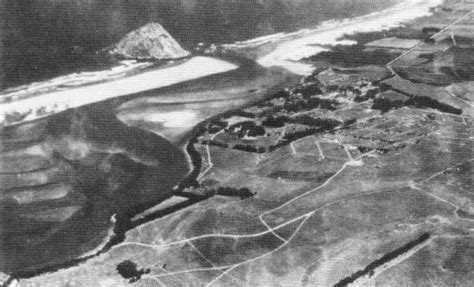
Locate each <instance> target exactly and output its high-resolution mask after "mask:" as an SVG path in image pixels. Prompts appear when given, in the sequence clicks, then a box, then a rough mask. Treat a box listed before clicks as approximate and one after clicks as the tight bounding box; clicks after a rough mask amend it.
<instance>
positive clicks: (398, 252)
mask: <svg viewBox="0 0 474 287" xmlns="http://www.w3.org/2000/svg"><path fill="white" fill-rule="evenodd" d="M430 237H431V235H430V234H429V233H424V234H423V235H421V236H420V237H418V238H417V239H415V240H413V241H411V242H409V243H407V244H405V245H404V246H402V247H400V248H398V249H395V250H394V251H391V252H389V253H387V254H385V255H384V256H382V257H381V258H379V259H377V260H375V261H373V262H372V263H370V264H369V265H367V266H366V267H365V268H364V269H363V270H359V271H357V272H355V273H353V274H352V275H350V276H348V277H346V278H344V279H342V280H341V281H339V282H338V283H336V284H335V285H334V286H335V287H343V286H348V285H349V284H351V283H354V282H355V281H356V280H357V279H359V278H360V277H363V276H366V275H369V276H370V277H372V275H373V274H374V271H375V269H376V268H378V267H380V266H382V265H384V264H385V263H387V262H389V261H392V260H394V259H395V258H397V257H398V256H400V255H402V254H404V253H406V252H408V251H410V250H411V249H413V248H414V247H416V246H417V245H420V244H422V243H423V242H425V241H427V240H428V239H430Z"/></svg>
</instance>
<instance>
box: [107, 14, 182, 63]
mask: <svg viewBox="0 0 474 287" xmlns="http://www.w3.org/2000/svg"><path fill="white" fill-rule="evenodd" d="M109 53H110V54H113V55H118V56H121V57H124V58H129V59H142V60H149V59H158V60H169V59H178V58H183V57H187V56H189V55H190V53H189V52H188V51H186V50H184V49H183V48H182V47H181V46H180V45H179V43H178V42H177V41H176V40H175V39H173V37H171V35H170V34H169V33H168V32H167V31H166V30H165V29H164V28H163V27H162V26H161V25H160V24H158V23H149V24H147V25H145V26H143V27H141V28H139V29H137V30H135V31H132V32H130V33H128V34H127V35H126V36H125V37H124V38H123V39H122V40H120V42H118V43H117V44H116V45H114V46H113V47H112V48H111V49H110V50H109Z"/></svg>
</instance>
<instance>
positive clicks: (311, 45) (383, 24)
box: [238, 0, 443, 75]
mask: <svg viewBox="0 0 474 287" xmlns="http://www.w3.org/2000/svg"><path fill="white" fill-rule="evenodd" d="M442 3H443V0H406V1H404V2H402V3H400V4H398V5H396V6H394V7H392V8H389V9H386V10H384V11H381V12H376V13H372V14H369V15H366V16H362V17H357V18H354V19H348V20H344V21H340V22H332V23H326V24H324V25H322V26H320V27H319V28H316V29H314V30H305V31H303V33H300V34H299V35H297V36H296V37H295V34H288V35H282V34H281V33H280V34H275V37H274V39H273V40H272V41H278V39H280V40H279V41H282V43H281V44H279V45H277V47H276V48H275V50H273V51H272V52H270V53H269V54H267V55H265V56H263V57H261V58H260V59H258V63H259V64H261V65H262V66H264V67H270V66H281V67H284V68H286V69H288V70H289V71H291V72H293V73H295V74H299V75H309V74H311V72H312V71H313V70H314V68H313V67H312V66H311V65H309V64H304V63H301V62H298V60H301V59H303V58H306V57H309V56H312V55H315V54H317V53H320V52H322V51H324V50H325V49H324V48H322V47H321V46H318V45H338V44H339V45H350V44H354V42H352V41H341V40H338V38H340V37H341V36H343V35H344V34H354V33H357V32H371V31H380V30H383V29H388V28H392V27H396V26H399V25H401V24H403V23H406V22H408V21H410V20H413V19H416V18H419V17H422V16H428V15H430V14H431V13H430V11H429V10H430V9H429V8H431V7H435V6H438V5H440V4H442ZM285 38H286V39H288V38H291V39H288V40H287V41H285V40H284V39H285ZM270 39H271V37H266V38H264V39H263V40H264V41H263V42H265V43H266V42H268V41H270ZM255 43H256V42H255V41H249V42H248V43H247V44H248V45H255ZM245 44H246V43H245V42H241V43H238V45H239V46H240V47H243V46H245Z"/></svg>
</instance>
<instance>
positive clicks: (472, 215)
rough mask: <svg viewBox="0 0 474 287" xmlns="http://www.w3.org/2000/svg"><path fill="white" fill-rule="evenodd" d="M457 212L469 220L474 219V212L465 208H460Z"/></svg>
mask: <svg viewBox="0 0 474 287" xmlns="http://www.w3.org/2000/svg"><path fill="white" fill-rule="evenodd" d="M456 214H457V215H458V216H459V217H461V218H465V219H469V220H474V214H472V213H469V212H467V211H465V210H463V209H458V210H456Z"/></svg>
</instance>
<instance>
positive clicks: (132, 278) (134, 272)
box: [117, 260, 150, 283]
mask: <svg viewBox="0 0 474 287" xmlns="http://www.w3.org/2000/svg"><path fill="white" fill-rule="evenodd" d="M117 272H118V273H119V274H120V276H122V277H123V278H125V279H129V283H134V282H137V281H138V280H140V279H141V277H142V275H143V274H148V273H150V269H143V268H142V269H140V270H138V269H137V264H135V263H134V262H133V261H130V260H125V261H123V262H121V263H119V264H118V265H117Z"/></svg>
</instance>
